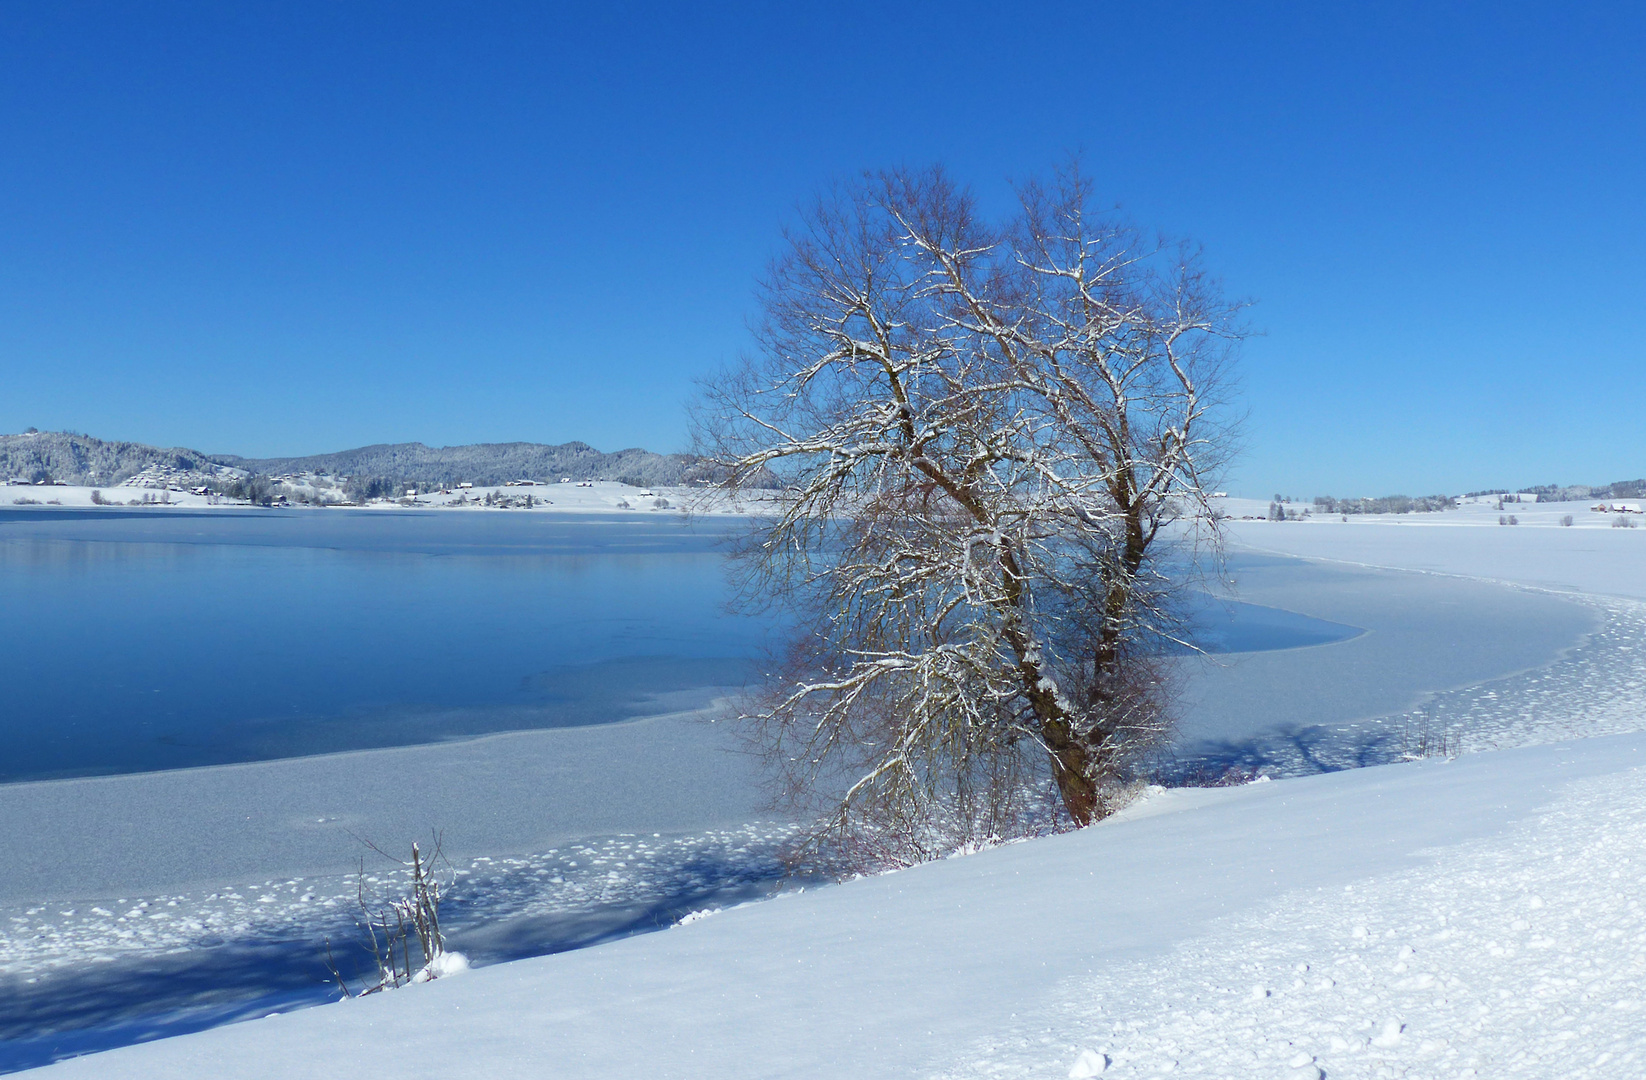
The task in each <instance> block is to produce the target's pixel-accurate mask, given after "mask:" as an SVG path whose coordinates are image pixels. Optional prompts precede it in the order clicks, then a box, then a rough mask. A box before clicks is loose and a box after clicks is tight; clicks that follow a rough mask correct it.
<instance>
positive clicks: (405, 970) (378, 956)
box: [326, 834, 468, 997]
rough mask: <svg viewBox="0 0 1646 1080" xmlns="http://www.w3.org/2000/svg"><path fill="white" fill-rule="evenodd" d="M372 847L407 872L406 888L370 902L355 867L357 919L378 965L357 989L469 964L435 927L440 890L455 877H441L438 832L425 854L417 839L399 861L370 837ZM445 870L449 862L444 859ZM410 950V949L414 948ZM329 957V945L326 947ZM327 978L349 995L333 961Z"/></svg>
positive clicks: (420, 978) (369, 990)
mask: <svg viewBox="0 0 1646 1080" xmlns="http://www.w3.org/2000/svg"><path fill="white" fill-rule="evenodd" d="M366 846H368V847H370V848H371V849H372V850H373V851H375V852H377V853H378V854H379V855H382V856H383V857H384V858H386V859H389V860H390V861H391V862H395V863H399V864H400V865H401V866H403V867H405V868H406V869H407V871H408V872H409V875H410V880H409V881H408V883H407V887H408V891H407V893H406V894H405V895H403V896H401V897H399V898H398V899H393V900H388V901H373V900H369V899H367V897H366V868H365V865H364V863H362V864H361V867H360V875H359V877H358V879H357V895H358V898H359V899H358V903H359V906H360V915H359V917H358V918H357V922H358V923H359V925H360V927H361V929H363V930H364V931H365V932H366V936H367V939H368V941H369V945H368V948H370V950H371V954H372V961H373V964H374V966H375V967H376V969H377V974H376V979H377V981H376V982H374V983H371V984H370V985H368V986H366V987H365V988H364V989H362V990H360V991H359V994H360V995H365V994H375V993H377V992H378V991H380V990H393V989H395V988H396V987H400V986H405V985H406V984H408V983H420V982H428V981H429V980H431V979H437V978H439V977H440V976H442V975H449V974H452V973H454V972H458V971H462V970H464V969H465V968H467V967H468V958H467V957H465V956H463V954H462V953H448V952H447V951H446V939H445V936H444V935H443V934H442V933H441V932H440V894H441V891H442V889H443V888H449V887H450V885H451V883H452V881H453V880H455V874H450V875H449V876H444V880H442V877H443V875H442V874H441V872H440V871H439V869H438V867H439V864H440V863H442V862H444V861H445V858H444V856H443V854H442V853H441V850H440V836H439V835H438V834H436V835H435V838H434V847H433V850H432V851H431V852H430V853H429V854H428V855H427V856H425V855H424V854H423V852H422V849H421V848H419V847H418V845H417V844H413V845H412V857H411V859H410V861H404V862H403V861H401V860H399V859H396V858H394V857H393V856H391V855H389V854H388V853H387V852H385V851H384V850H383V849H382V848H380V847H378V846H377V845H375V844H372V843H370V842H368V843H367V845H366ZM447 868H448V871H449V868H450V864H449V863H448V864H447ZM414 949H415V951H413V950H414ZM326 951H327V958H328V960H329V959H330V954H331V945H330V943H329V942H328V943H327V946H326ZM330 967H331V972H332V977H333V978H334V979H336V981H337V985H338V987H339V988H340V989H341V990H342V991H343V996H344V997H354V996H356V995H355V994H354V993H351V992H350V990H349V986H348V982H347V980H345V979H344V977H343V975H342V972H341V971H339V970H338V967H337V965H336V964H335V963H331V964H330Z"/></svg>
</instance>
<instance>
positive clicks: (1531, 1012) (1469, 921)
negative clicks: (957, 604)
mask: <svg viewBox="0 0 1646 1080" xmlns="http://www.w3.org/2000/svg"><path fill="white" fill-rule="evenodd" d="M1437 858H1438V859H1442V860H1443V861H1437V862H1435V863H1433V864H1432V865H1429V866H1426V867H1422V868H1420V869H1415V870H1411V871H1406V872H1401V873H1395V874H1389V875H1385V876H1378V877H1373V878H1370V879H1368V880H1365V881H1362V882H1359V883H1356V884H1354V885H1351V886H1348V887H1345V888H1342V889H1335V888H1334V889H1332V890H1330V891H1326V890H1320V891H1311V892H1306V893H1301V894H1293V895H1291V896H1288V897H1286V898H1285V899H1284V900H1283V901H1281V902H1280V903H1278V904H1275V905H1273V906H1271V907H1270V908H1269V909H1267V910H1265V911H1264V912H1262V913H1261V914H1258V915H1255V916H1248V917H1244V918H1239V917H1237V918H1234V919H1231V920H1229V921H1226V922H1223V923H1221V924H1214V928H1213V930H1212V931H1211V932H1210V933H1207V934H1205V935H1202V936H1200V937H1197V938H1195V939H1193V940H1191V941H1188V942H1185V943H1184V944H1183V945H1181V946H1179V947H1178V948H1177V949H1175V950H1173V952H1172V953H1171V954H1170V955H1168V956H1166V957H1164V958H1158V959H1154V960H1150V961H1147V962H1136V963H1132V964H1129V965H1121V966H1118V967H1114V968H1110V969H1108V970H1105V971H1102V972H1099V973H1097V974H1096V975H1095V976H1093V977H1091V978H1086V979H1081V980H1071V981H1068V982H1066V983H1064V984H1063V985H1062V986H1060V987H1059V988H1058V989H1057V991H1056V992H1055V993H1054V994H1053V995H1052V996H1051V997H1050V999H1049V1000H1048V1001H1046V1002H1045V1003H1044V1004H1043V1006H1042V1007H1040V1008H1039V1009H1037V1010H1033V1011H1028V1012H1025V1013H1021V1014H1019V1016H1020V1019H1019V1021H1018V1022H1017V1024H1016V1026H1015V1028H1014V1029H1012V1030H1009V1031H1006V1032H1002V1033H1000V1034H999V1035H997V1036H993V1037H990V1038H987V1039H984V1040H981V1041H979V1042H978V1043H977V1044H976V1045H975V1046H973V1047H972V1048H970V1049H969V1050H968V1051H967V1052H965V1053H964V1054H962V1055H961V1056H960V1057H959V1059H958V1060H957V1061H956V1062H955V1063H954V1064H953V1065H951V1066H950V1067H949V1068H947V1069H945V1070H943V1071H942V1072H940V1073H939V1075H941V1076H944V1077H947V1078H956V1080H958V1078H962V1077H966V1078H971V1077H1001V1078H1014V1077H1064V1076H1094V1075H1099V1074H1101V1075H1103V1076H1105V1077H1107V1076H1115V1077H1133V1076H1140V1077H1141V1076H1155V1075H1159V1074H1163V1073H1172V1074H1174V1075H1183V1076H1273V1077H1288V1076H1289V1077H1299V1078H1302V1077H1308V1078H1313V1080H1318V1078H1320V1077H1322V1076H1326V1077H1330V1078H1332V1080H1352V1078H1367V1080H1381V1078H1395V1077H1469V1076H1481V1077H1486V1076H1493V1077H1515V1076H1524V1077H1552V1076H1560V1077H1574V1078H1576V1077H1597V1078H1598V1077H1608V1078H1609V1077H1618V1076H1637V1075H1643V1074H1646V896H1643V895H1642V893H1641V891H1640V881H1641V875H1642V873H1643V871H1646V770H1642V769H1635V770H1632V771H1629V772H1622V773H1618V774H1614V775H1611V776H1608V777H1603V778H1600V779H1598V780H1591V781H1587V782H1585V783H1583V784H1582V785H1578V786H1574V787H1572V788H1569V789H1568V790H1566V791H1565V792H1564V793H1563V794H1562V796H1561V797H1560V798H1559V799H1558V800H1557V801H1556V802H1555V803H1554V804H1553V805H1552V806H1550V807H1548V808H1547V809H1545V810H1544V811H1543V812H1542V813H1540V814H1538V815H1537V816H1536V817H1535V818H1533V819H1531V820H1529V821H1526V822H1524V823H1522V824H1521V825H1520V826H1518V827H1516V828H1514V829H1512V830H1510V831H1508V832H1507V833H1505V834H1504V835H1502V836H1499V837H1495V838H1491V839H1488V840H1480V841H1475V842H1472V843H1468V844H1464V845H1460V846H1459V847H1456V848H1449V849H1446V850H1445V851H1444V852H1442V853H1440V855H1439V856H1437Z"/></svg>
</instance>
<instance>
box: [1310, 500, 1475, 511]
mask: <svg viewBox="0 0 1646 1080" xmlns="http://www.w3.org/2000/svg"><path fill="white" fill-rule="evenodd" d="M1456 505H1457V500H1456V499H1455V498H1453V497H1452V496H1450V495H1418V496H1415V497H1414V496H1411V495H1384V496H1382V497H1380V498H1376V499H1334V498H1332V497H1331V496H1330V495H1316V496H1315V509H1317V510H1320V511H1321V512H1323V513H1327V514H1427V513H1431V512H1433V511H1436V510H1450V509H1452V507H1454V506H1456Z"/></svg>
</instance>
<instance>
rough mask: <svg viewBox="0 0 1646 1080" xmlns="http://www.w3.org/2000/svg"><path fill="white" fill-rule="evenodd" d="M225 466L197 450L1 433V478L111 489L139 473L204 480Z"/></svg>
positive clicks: (65, 434) (219, 473)
mask: <svg viewBox="0 0 1646 1080" xmlns="http://www.w3.org/2000/svg"><path fill="white" fill-rule="evenodd" d="M229 472H230V470H229V469H227V468H225V467H223V466H220V465H218V464H217V463H215V462H213V460H212V459H211V457H209V456H208V455H206V454H202V453H201V452H200V451H198V450H189V449H186V448H184V447H180V446H174V447H171V448H169V449H161V448H160V447H156V446H144V445H143V444H142V443H133V442H106V441H104V440H103V439H94V438H92V437H91V436H90V435H76V434H73V433H71V432H65V431H41V432H36V433H32V434H27V435H0V480H10V479H14V478H21V479H25V480H28V481H29V482H30V483H35V482H38V481H40V480H46V481H53V482H57V483H64V484H76V485H84V486H86V487H98V486H103V487H113V486H114V485H116V484H119V483H122V482H124V481H126V480H130V479H131V478H133V477H136V476H139V474H143V475H144V476H146V477H151V478H155V479H157V480H163V479H174V480H179V481H181V480H193V481H194V482H195V483H206V482H208V481H211V480H217V479H220V478H223V477H225V475H227V474H228V473H229Z"/></svg>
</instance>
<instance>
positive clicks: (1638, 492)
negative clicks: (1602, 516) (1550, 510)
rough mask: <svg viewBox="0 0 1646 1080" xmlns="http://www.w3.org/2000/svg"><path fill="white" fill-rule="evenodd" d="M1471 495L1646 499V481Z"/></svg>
mask: <svg viewBox="0 0 1646 1080" xmlns="http://www.w3.org/2000/svg"><path fill="white" fill-rule="evenodd" d="M1470 494H1471V495H1536V496H1537V497H1538V501H1539V502H1582V501H1583V500H1584V499H1639V498H1646V480H1619V481H1618V482H1617V483H1615V484H1603V485H1601V486H1600V487H1589V486H1588V485H1586V484H1573V485H1571V486H1570V487H1562V486H1561V485H1559V484H1537V485H1535V486H1533V487H1524V488H1519V489H1517V490H1515V491H1478V492H1470Z"/></svg>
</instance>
